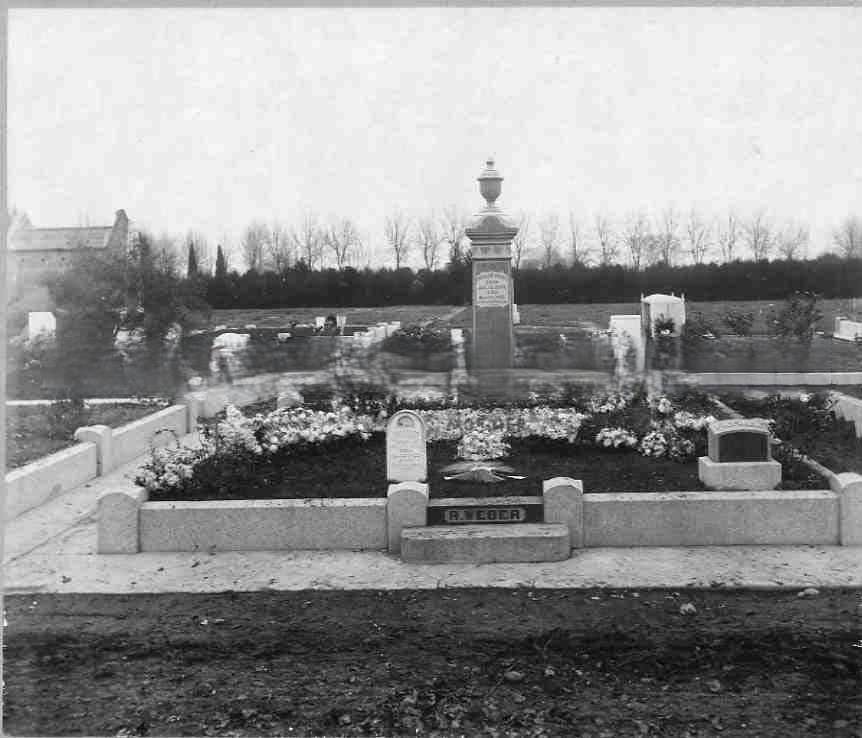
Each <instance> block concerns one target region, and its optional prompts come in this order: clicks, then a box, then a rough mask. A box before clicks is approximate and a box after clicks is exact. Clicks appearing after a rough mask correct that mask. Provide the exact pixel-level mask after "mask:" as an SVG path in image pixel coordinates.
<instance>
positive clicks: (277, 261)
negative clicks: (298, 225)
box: [266, 220, 293, 273]
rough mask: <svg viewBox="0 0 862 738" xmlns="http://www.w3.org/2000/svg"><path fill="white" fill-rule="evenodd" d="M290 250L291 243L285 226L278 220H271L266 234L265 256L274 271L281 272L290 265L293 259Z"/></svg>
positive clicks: (291, 249)
mask: <svg viewBox="0 0 862 738" xmlns="http://www.w3.org/2000/svg"><path fill="white" fill-rule="evenodd" d="M292 251H293V245H292V243H291V238H290V233H289V232H288V230H287V228H285V227H284V225H283V224H282V223H280V222H279V221H277V220H275V221H273V222H272V224H271V225H270V226H269V232H268V234H267V239H266V256H267V259H268V262H269V264H270V265H271V266H272V268H273V270H274V271H276V272H279V273H282V272H284V271H285V270H287V269H288V268H289V267H290V264H291V262H292V261H293V259H292V254H291V252H292Z"/></svg>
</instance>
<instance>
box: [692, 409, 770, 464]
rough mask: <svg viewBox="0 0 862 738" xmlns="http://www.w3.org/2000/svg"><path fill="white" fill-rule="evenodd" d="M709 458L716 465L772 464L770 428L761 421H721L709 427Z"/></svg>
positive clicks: (742, 419)
mask: <svg viewBox="0 0 862 738" xmlns="http://www.w3.org/2000/svg"><path fill="white" fill-rule="evenodd" d="M708 442H709V458H710V460H712V461H714V462H719V463H722V462H724V463H727V462H734V461H769V460H770V459H771V458H772V454H771V452H770V447H769V424H768V421H766V420H763V419H761V418H740V419H734V420H719V421H717V422H715V423H712V424H711V425H710V427H709V435H708Z"/></svg>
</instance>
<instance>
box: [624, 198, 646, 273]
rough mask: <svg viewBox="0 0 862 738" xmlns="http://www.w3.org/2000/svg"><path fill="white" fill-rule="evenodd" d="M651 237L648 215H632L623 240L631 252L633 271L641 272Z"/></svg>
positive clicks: (640, 213)
mask: <svg viewBox="0 0 862 738" xmlns="http://www.w3.org/2000/svg"><path fill="white" fill-rule="evenodd" d="M649 235H650V233H649V222H648V221H647V217H646V215H645V214H644V213H642V212H637V213H633V214H632V215H630V216H629V219H628V223H627V224H626V228H625V231H624V233H623V240H624V242H625V245H626V248H627V249H628V252H629V259H630V261H631V265H632V269H634V270H635V271H640V268H641V266H642V264H643V261H644V256H645V255H646V247H647V245H648V243H649Z"/></svg>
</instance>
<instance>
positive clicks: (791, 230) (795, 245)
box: [775, 222, 808, 261]
mask: <svg viewBox="0 0 862 738" xmlns="http://www.w3.org/2000/svg"><path fill="white" fill-rule="evenodd" d="M775 240H776V244H777V247H778V253H779V254H781V255H782V256H783V257H784V258H785V259H787V260H788V261H793V260H794V259H797V258H799V257H800V256H801V257H803V258H804V257H805V254H806V253H807V251H808V227H807V226H804V225H801V224H799V223H794V222H790V223H786V224H785V225H784V227H783V228H782V229H781V230H780V231H779V232H778V235H777V237H776V239H775Z"/></svg>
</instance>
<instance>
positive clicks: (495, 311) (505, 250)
mask: <svg viewBox="0 0 862 738" xmlns="http://www.w3.org/2000/svg"><path fill="white" fill-rule="evenodd" d="M502 181H503V178H502V177H501V176H500V174H499V172H497V170H496V169H494V161H493V159H491V160H489V161H488V163H487V167H486V169H485V171H484V172H482V175H481V176H480V177H479V187H480V191H481V193H482V196H483V197H484V198H485V200H486V202H487V206H486V207H485V209H484V210H482V211H481V212H480V213H478V214H477V215H476V216H475V217H474V218H473V221H472V223H471V224H470V226H469V227H468V228H467V229H466V232H467V237H468V238H469V239H470V242H471V244H472V247H473V248H472V259H473V353H472V364H473V368H474V369H479V370H482V369H510V368H511V367H512V365H513V358H514V335H513V327H512V325H513V324H512V303H513V302H514V299H513V297H514V296H513V294H512V292H513V288H512V285H513V281H512V239H514V237H515V236H516V235H517V233H518V228H517V227H516V226H515V225H513V224H512V223H510V222H509V219H508V218H507V217H506V216H505V215H504V214H503V212H502V211H501V210H500V209H499V208H498V207H497V206H496V205H495V204H494V203H495V201H496V199H497V198H498V197H499V196H500V189H501V187H500V183H501V182H502Z"/></svg>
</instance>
